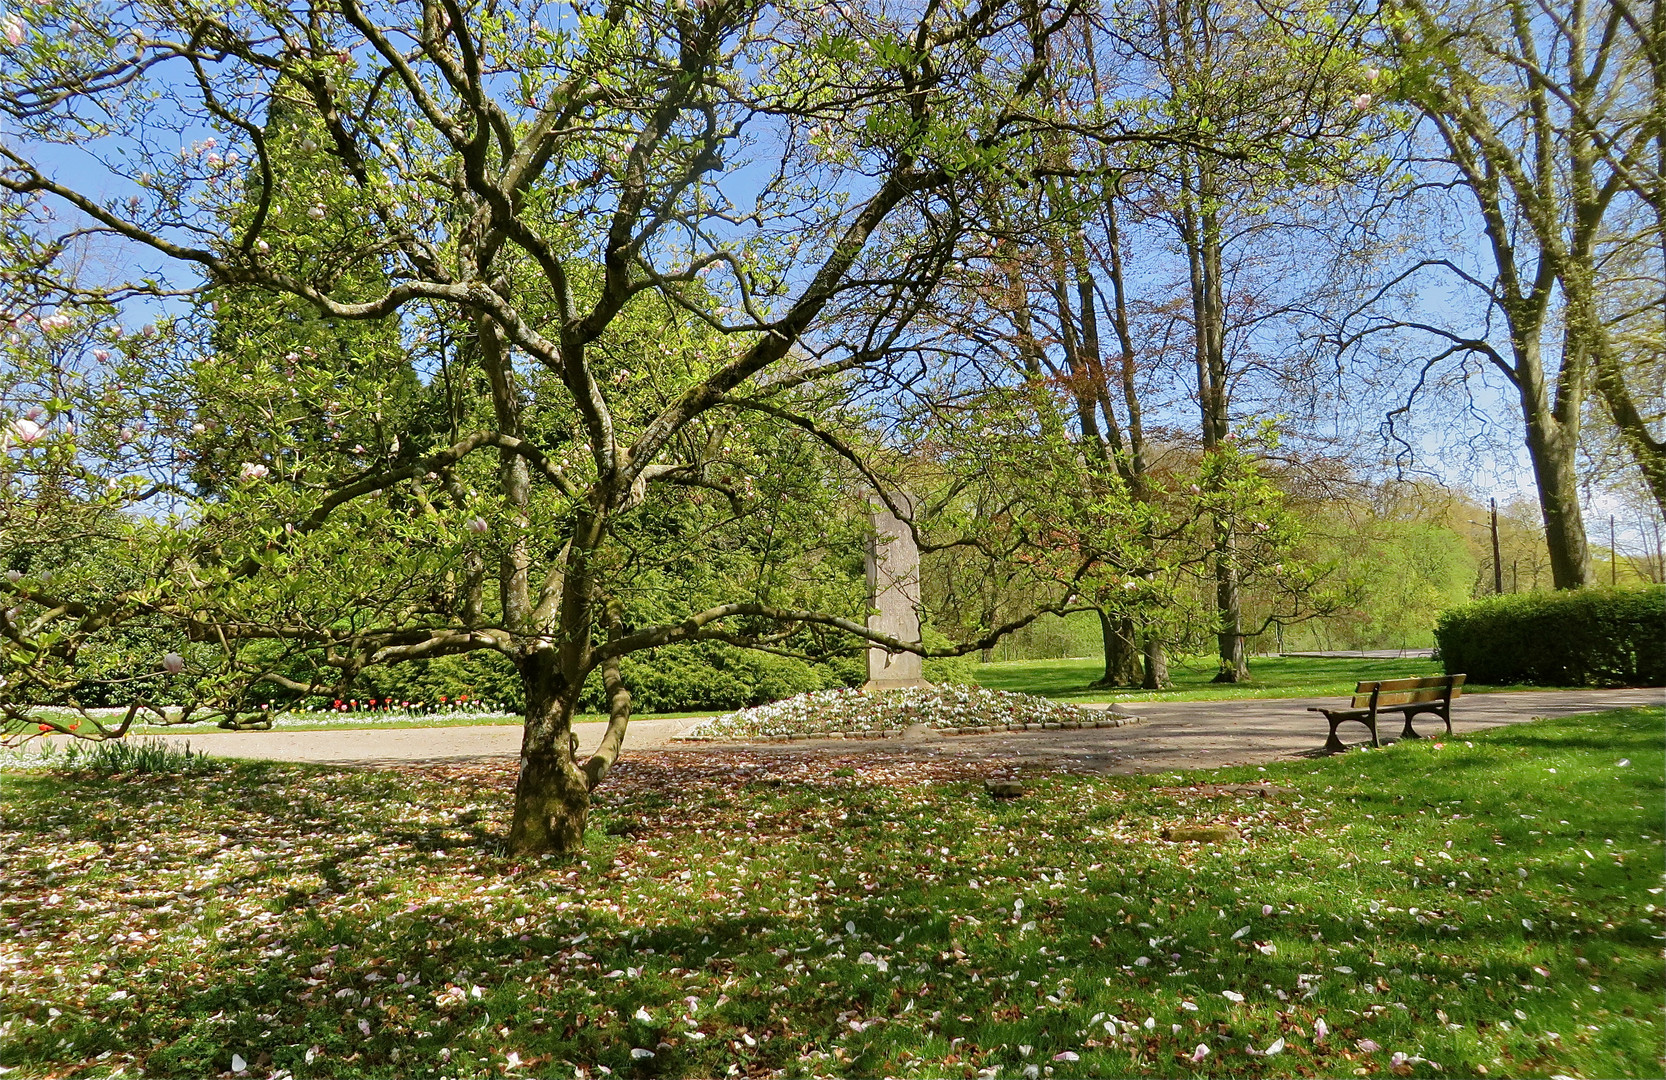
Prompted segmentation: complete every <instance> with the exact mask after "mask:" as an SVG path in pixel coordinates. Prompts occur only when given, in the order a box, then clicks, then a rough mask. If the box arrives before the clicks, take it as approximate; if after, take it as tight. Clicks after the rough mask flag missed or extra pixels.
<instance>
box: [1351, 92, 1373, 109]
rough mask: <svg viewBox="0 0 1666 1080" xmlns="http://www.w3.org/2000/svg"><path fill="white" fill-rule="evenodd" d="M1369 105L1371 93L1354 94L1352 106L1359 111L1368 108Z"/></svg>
mask: <svg viewBox="0 0 1666 1080" xmlns="http://www.w3.org/2000/svg"><path fill="white" fill-rule="evenodd" d="M1370 107H1371V95H1370V94H1356V95H1355V96H1354V108H1356V109H1358V110H1360V111H1361V112H1364V111H1365V110H1366V109H1369V108H1370Z"/></svg>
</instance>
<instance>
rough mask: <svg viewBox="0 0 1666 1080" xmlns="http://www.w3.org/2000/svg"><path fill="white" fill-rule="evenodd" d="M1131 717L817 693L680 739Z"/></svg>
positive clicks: (1038, 700) (1070, 723)
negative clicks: (918, 725)
mask: <svg viewBox="0 0 1666 1080" xmlns="http://www.w3.org/2000/svg"><path fill="white" fill-rule="evenodd" d="M1134 719H1136V718H1135V717H1131V716H1127V715H1125V714H1123V713H1118V712H1114V711H1112V710H1108V709H1105V710H1100V709H1094V710H1091V711H1090V710H1087V709H1079V708H1077V707H1075V706H1074V705H1064V704H1060V703H1059V702H1057V701H1050V700H1048V699H1047V698H1042V697H1035V696H1033V695H1030V694H1012V693H1008V692H1006V691H1004V690H986V689H984V688H983V687H981V686H934V687H921V688H909V689H902V690H887V691H883V692H879V693H863V692H862V691H860V690H819V691H816V692H815V693H812V694H799V695H798V696H797V697H790V698H787V699H786V700H784V701H777V702H774V703H773V704H769V705H759V706H757V707H755V708H751V709H741V710H740V711H739V712H733V713H729V714H728V715H726V716H714V717H712V718H711V719H709V720H702V721H701V722H700V723H698V724H696V725H695V726H694V727H692V728H690V729H689V730H688V731H687V732H685V733H684V734H683V735H682V736H680V738H681V739H685V740H690V741H694V742H728V741H733V740H746V739H826V738H833V739H838V738H884V737H886V736H890V735H897V734H900V733H901V732H902V731H903V729H904V728H908V727H912V726H914V725H916V724H924V725H926V726H927V727H929V728H932V729H934V730H936V731H938V732H941V733H942V734H945V735H971V734H981V733H984V732H990V731H1041V730H1048V729H1058V728H1090V727H1119V726H1121V725H1122V724H1126V723H1128V722H1129V721H1131V720H1134Z"/></svg>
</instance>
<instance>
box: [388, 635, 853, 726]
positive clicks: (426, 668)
mask: <svg viewBox="0 0 1666 1080" xmlns="http://www.w3.org/2000/svg"><path fill="white" fill-rule="evenodd" d="M620 674H621V676H622V677H623V678H624V681H625V686H626V687H628V688H629V689H630V692H631V708H632V711H633V712H638V713H656V712H682V711H705V710H716V709H744V708H747V707H749V706H753V705H763V704H765V703H767V702H771V701H779V700H781V699H782V698H789V697H792V696H794V695H796V694H805V693H810V692H812V691H816V690H832V689H837V688H839V687H844V686H860V685H861V684H862V679H863V666H862V658H861V657H860V656H854V657H850V656H841V657H834V658H831V659H828V660H824V661H821V662H818V663H811V662H809V661H806V660H800V659H796V658H794V657H787V656H776V655H774V654H772V653H765V652H758V651H756V650H753V649H741V648H736V647H734V646H732V645H726V644H723V643H721V642H700V643H697V644H694V645H687V646H679V647H677V648H666V649H654V650H652V651H649V652H645V653H642V654H640V655H638V656H629V657H626V658H625V659H624V661H623V662H622V663H621V664H620ZM359 682H360V684H362V685H363V687H364V692H365V695H366V696H368V697H374V698H378V699H380V698H392V699H393V700H395V701H422V702H427V703H429V704H432V703H434V702H436V701H439V700H440V698H441V696H442V695H443V696H444V697H445V698H446V699H447V700H449V701H455V700H457V698H458V697H459V696H460V695H467V696H468V697H469V698H470V699H471V700H476V701H487V702H491V703H493V704H497V705H501V706H503V707H504V708H506V709H510V710H518V709H520V708H522V707H523V705H524V702H525V698H524V693H523V691H522V689H521V683H520V679H519V678H518V677H517V676H516V673H515V669H514V667H513V665H511V664H510V663H509V661H508V660H506V659H504V658H503V657H501V656H499V655H498V654H496V653H470V654H468V655H466V656H448V657H443V658H440V659H437V660H431V661H418V662H416V663H410V664H401V665H398V666H396V667H385V668H370V669H368V670H366V671H365V672H364V673H363V674H362V675H361V676H360V677H359ZM579 707H580V708H581V709H582V710H584V711H586V712H605V711H606V708H607V707H606V703H605V701H604V696H603V693H602V681H601V678H600V675H599V674H597V675H592V676H591V678H590V680H589V682H588V683H587V684H586V686H585V689H584V696H583V697H582V698H581V699H580V701H579Z"/></svg>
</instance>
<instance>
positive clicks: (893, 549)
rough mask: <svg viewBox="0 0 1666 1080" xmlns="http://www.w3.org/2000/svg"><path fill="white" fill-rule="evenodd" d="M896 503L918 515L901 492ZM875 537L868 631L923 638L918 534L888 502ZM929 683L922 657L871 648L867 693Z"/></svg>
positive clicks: (875, 517) (880, 509)
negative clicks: (871, 610) (872, 610)
mask: <svg viewBox="0 0 1666 1080" xmlns="http://www.w3.org/2000/svg"><path fill="white" fill-rule="evenodd" d="M894 501H895V502H896V504H897V505H898V506H899V507H900V508H902V509H903V510H904V511H905V512H906V513H908V514H909V515H912V514H913V512H914V506H913V503H912V502H911V501H910V500H909V498H908V497H907V496H906V495H902V494H898V495H897V496H896V498H895V499H894ZM871 520H872V522H873V531H874V535H873V539H872V540H870V541H869V543H868V557H867V560H866V561H867V567H868V597H869V604H870V606H871V607H873V608H874V609H875V611H874V614H872V615H869V616H868V629H869V630H876V631H878V632H880V633H882V634H889V635H891V636H892V637H894V638H897V639H899V640H901V641H919V640H920V611H919V608H920V549H919V548H918V547H917V546H916V545H915V543H914V533H913V532H912V531H911V530H910V529H909V528H908V526H907V525H906V524H904V523H903V522H901V521H899V520H897V516H896V515H895V514H893V513H891V510H890V508H889V507H888V506H886V505H885V504H884V503H882V502H879V501H878V500H877V499H876V500H875V502H874V507H873V513H872V516H871ZM926 685H929V684H927V682H926V681H925V679H924V678H922V677H921V673H920V657H919V654H917V653H911V652H896V653H894V652H891V651H889V650H888V649H884V648H881V647H880V646H878V645H870V646H868V681H867V684H866V685H864V686H863V687H862V689H864V690H894V689H898V688H900V687H904V686H926Z"/></svg>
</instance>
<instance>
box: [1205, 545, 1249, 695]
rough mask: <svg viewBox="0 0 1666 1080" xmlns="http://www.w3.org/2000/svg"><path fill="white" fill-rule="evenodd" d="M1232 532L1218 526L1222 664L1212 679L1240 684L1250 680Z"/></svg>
mask: <svg viewBox="0 0 1666 1080" xmlns="http://www.w3.org/2000/svg"><path fill="white" fill-rule="evenodd" d="M1232 549H1233V542H1232V531H1231V530H1230V529H1228V528H1224V527H1219V526H1217V532H1216V539H1215V560H1214V562H1215V612H1216V615H1217V616H1218V617H1219V619H1220V626H1219V629H1218V630H1216V632H1215V643H1216V645H1217V646H1218V649H1219V652H1220V660H1221V666H1220V670H1219V671H1217V672H1216V673H1215V677H1214V679H1212V680H1211V681H1212V682H1218V683H1241V682H1246V681H1248V679H1249V660H1248V658H1247V657H1246V656H1245V655H1244V617H1243V610H1242V606H1241V604H1242V601H1241V597H1240V592H1239V588H1238V568H1237V566H1235V565H1234V564H1233V550H1232Z"/></svg>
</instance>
